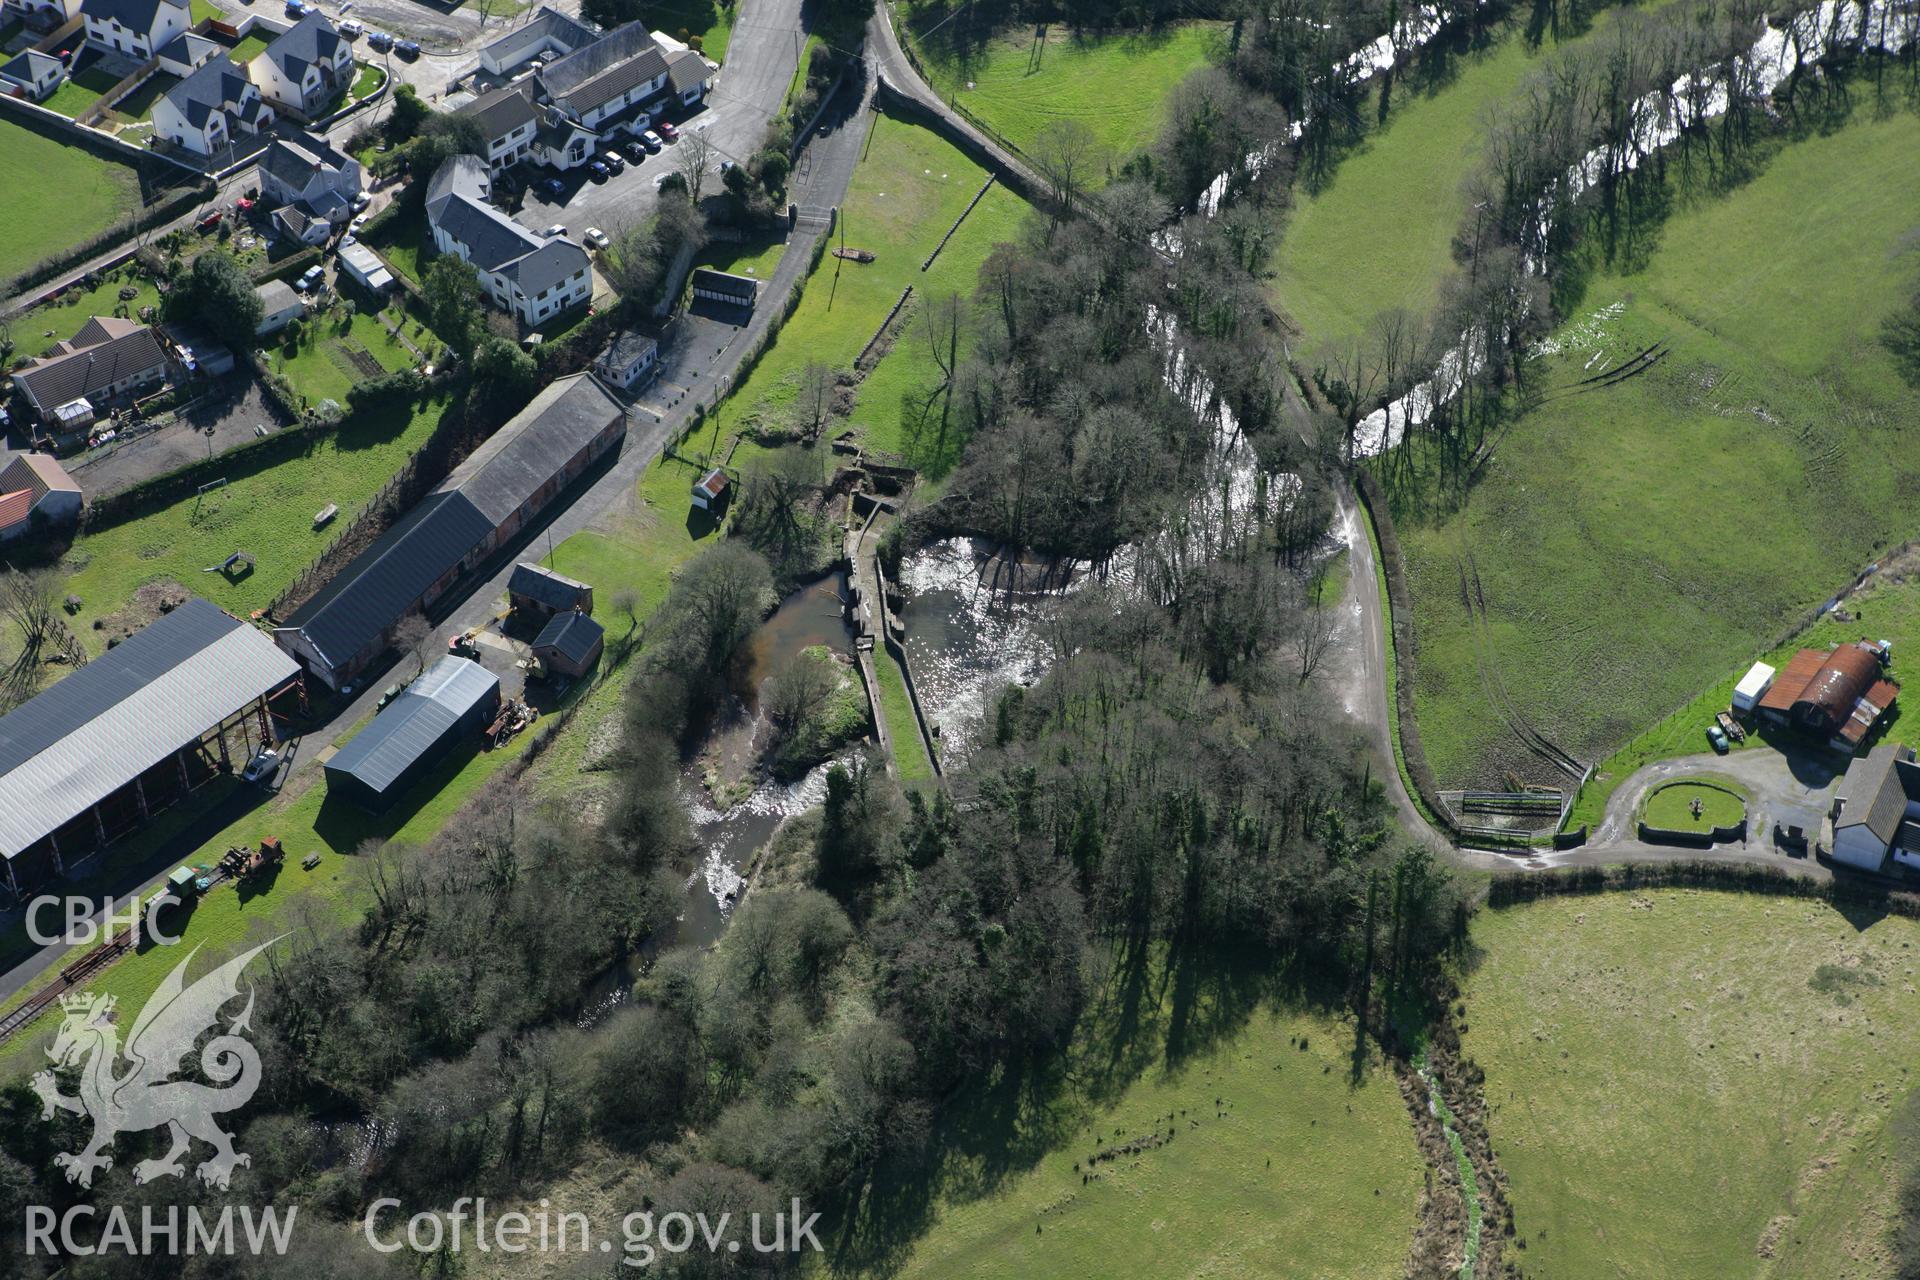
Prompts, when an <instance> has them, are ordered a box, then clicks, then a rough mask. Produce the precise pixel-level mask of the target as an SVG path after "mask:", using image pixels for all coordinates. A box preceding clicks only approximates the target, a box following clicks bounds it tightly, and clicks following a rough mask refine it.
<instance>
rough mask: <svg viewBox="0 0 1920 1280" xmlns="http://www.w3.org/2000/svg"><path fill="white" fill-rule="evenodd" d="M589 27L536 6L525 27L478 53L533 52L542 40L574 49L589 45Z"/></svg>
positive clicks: (590, 31)
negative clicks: (537, 8)
mask: <svg viewBox="0 0 1920 1280" xmlns="http://www.w3.org/2000/svg"><path fill="white" fill-rule="evenodd" d="M593 39H594V31H593V28H592V27H589V26H586V25H584V24H582V23H579V22H576V21H574V20H573V19H572V18H569V17H568V16H567V15H566V14H564V13H559V12H556V11H555V10H553V9H549V8H547V7H546V6H545V5H542V6H540V12H538V13H536V14H535V15H534V16H533V18H532V19H531V20H529V21H528V22H527V23H526V25H525V26H521V27H516V28H514V29H513V30H512V31H510V32H508V33H507V34H506V35H504V36H501V37H500V38H499V39H498V40H495V41H493V42H492V43H491V44H488V45H486V46H485V47H484V48H482V49H481V50H480V52H481V53H482V54H488V53H492V52H493V51H494V50H495V49H499V48H507V49H535V48H538V47H539V44H540V42H541V41H542V40H544V41H545V42H546V43H548V44H555V45H559V46H560V47H561V48H563V49H578V48H580V47H581V46H582V45H586V44H592V43H593Z"/></svg>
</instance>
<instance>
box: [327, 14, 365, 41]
mask: <svg viewBox="0 0 1920 1280" xmlns="http://www.w3.org/2000/svg"><path fill="white" fill-rule="evenodd" d="M366 29H367V28H366V25H365V24H364V23H362V22H361V21H360V19H358V18H347V19H345V20H343V21H342V22H341V23H340V24H339V25H338V26H336V27H335V28H334V30H336V31H338V32H339V33H340V34H341V35H343V36H345V37H346V38H347V39H349V40H358V39H359V38H360V33H361V32H363V31H365V30H366Z"/></svg>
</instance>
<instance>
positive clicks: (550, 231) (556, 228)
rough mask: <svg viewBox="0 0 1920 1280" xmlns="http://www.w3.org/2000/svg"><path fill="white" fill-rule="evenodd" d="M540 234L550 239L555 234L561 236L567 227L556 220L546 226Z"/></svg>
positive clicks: (565, 232)
mask: <svg viewBox="0 0 1920 1280" xmlns="http://www.w3.org/2000/svg"><path fill="white" fill-rule="evenodd" d="M540 234H541V235H543V236H545V237H546V238H547V239H549V240H551V239H553V238H554V237H555V236H563V235H565V234H567V229H566V228H565V227H563V226H561V225H560V224H559V223H557V222H556V223H554V224H553V225H552V226H550V227H548V228H547V229H546V230H545V231H542V232H541V233H540Z"/></svg>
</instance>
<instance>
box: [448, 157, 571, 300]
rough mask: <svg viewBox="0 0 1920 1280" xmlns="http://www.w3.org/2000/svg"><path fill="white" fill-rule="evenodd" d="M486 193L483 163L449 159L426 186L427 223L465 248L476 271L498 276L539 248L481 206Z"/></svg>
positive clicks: (529, 236)
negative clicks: (495, 273)
mask: <svg viewBox="0 0 1920 1280" xmlns="http://www.w3.org/2000/svg"><path fill="white" fill-rule="evenodd" d="M490 187H491V183H490V181H489V179H488V177H487V163H486V161H484V160H482V159H480V158H479V157H478V156H469V155H457V156H452V157H450V158H449V159H448V160H447V161H446V162H445V163H444V164H442V165H441V166H440V167H439V168H438V169H436V170H434V174H433V178H432V179H431V180H430V181H429V182H428V183H427V220H428V221H429V222H431V223H432V224H433V225H434V226H436V227H439V228H440V229H441V230H442V231H445V232H446V233H447V234H448V235H450V236H452V237H453V238H454V239H455V240H458V241H459V242H460V243H461V244H463V245H465V246H466V247H467V258H468V260H469V261H470V262H472V263H473V265H474V266H475V267H477V268H479V269H480V270H482V271H498V270H500V269H501V268H502V267H504V266H506V265H507V264H508V263H509V262H512V261H514V260H515V259H518V258H524V257H526V256H527V255H528V254H530V253H532V252H533V251H534V250H536V249H538V248H540V247H541V245H543V244H544V243H545V241H543V240H541V239H540V238H539V237H538V236H536V235H534V234H533V233H532V232H531V231H529V230H527V229H526V228H525V227H523V226H521V225H520V224H519V223H517V222H515V221H514V220H513V219H512V218H509V217H507V216H506V215H505V214H503V213H501V212H500V211H499V210H498V209H495V208H494V207H493V206H492V205H489V204H488V203H486V196H487V192H488V191H489V190H490ZM536 292H538V291H537V290H536Z"/></svg>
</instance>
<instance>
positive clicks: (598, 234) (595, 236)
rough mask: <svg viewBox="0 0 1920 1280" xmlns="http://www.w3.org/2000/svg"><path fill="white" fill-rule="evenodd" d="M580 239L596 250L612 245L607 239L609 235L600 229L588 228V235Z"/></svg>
mask: <svg viewBox="0 0 1920 1280" xmlns="http://www.w3.org/2000/svg"><path fill="white" fill-rule="evenodd" d="M580 238H581V239H582V240H585V241H586V242H587V243H588V244H590V245H592V246H593V247H594V248H596V249H604V248H606V247H607V246H608V245H609V244H611V243H612V241H610V240H608V239H607V233H606V232H604V231H602V230H601V229H600V228H598V227H588V228H587V230H586V233H585V234H584V235H582V236H581V237H580Z"/></svg>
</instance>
